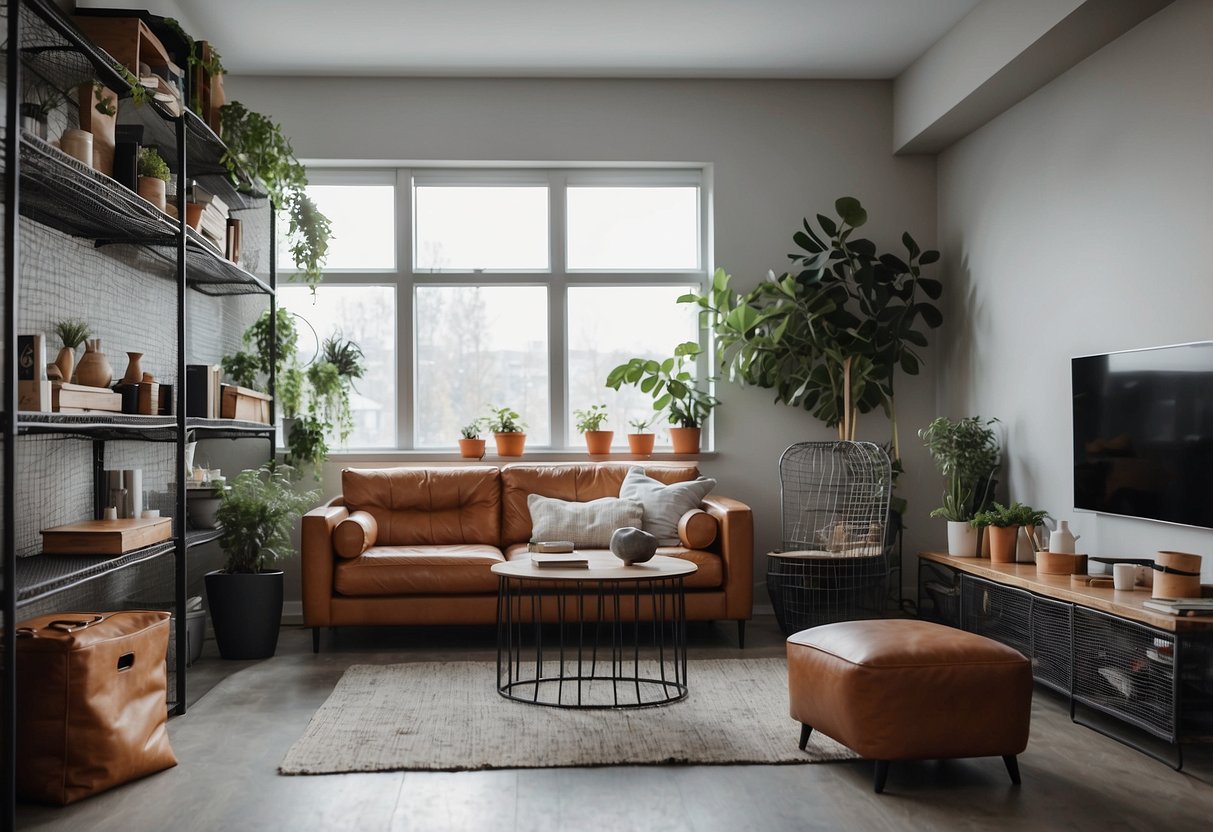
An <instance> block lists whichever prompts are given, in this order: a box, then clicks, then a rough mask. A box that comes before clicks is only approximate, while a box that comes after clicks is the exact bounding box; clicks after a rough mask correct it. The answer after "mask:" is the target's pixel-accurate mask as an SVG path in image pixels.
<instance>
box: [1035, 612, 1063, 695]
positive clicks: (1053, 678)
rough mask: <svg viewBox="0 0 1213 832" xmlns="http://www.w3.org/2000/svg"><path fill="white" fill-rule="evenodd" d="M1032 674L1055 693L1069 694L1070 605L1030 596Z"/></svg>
mask: <svg viewBox="0 0 1213 832" xmlns="http://www.w3.org/2000/svg"><path fill="white" fill-rule="evenodd" d="M1031 617H1032V651H1031V653H1030V654H1029V657H1030V658H1031V659H1032V676H1033V677H1034V678H1035V679H1036V681H1037V682H1040V683H1041V684H1042V685H1047V686H1048V687H1051V688H1052V689H1053V690H1055V691H1057V692H1058V693H1064V694H1066V695H1067V696H1068V695H1069V693H1070V684H1071V673H1070V670H1071V667H1070V665H1071V662H1070V656H1071V654H1072V653H1073V648H1074V642H1073V634H1072V632H1071V626H1072V624H1073V617H1074V605H1073V604H1068V603H1066V602H1064V601H1053V600H1050V599H1048V598H1041V597H1039V596H1035V595H1033V596H1032V616H1031Z"/></svg>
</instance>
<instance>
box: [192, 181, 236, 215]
mask: <svg viewBox="0 0 1213 832" xmlns="http://www.w3.org/2000/svg"><path fill="white" fill-rule="evenodd" d="M189 195H190V202H196V203H198V204H199V205H205V206H206V207H208V208H214V209H215V210H216V211H218V212H219V213H220V214H221V215H222V216H223V217H224V218H226V217H227V215H228V214H229V213H231V209H230V208H228V206H227V203H226V202H224V201H223V200H222V199H220V198H219V197H217V196H215V195H214V194H213V193H211V192H210V191H208V190H207V189H206V188H204V187H202V186H201V185H199V184H198V183H197V182H192V183H191V184H190V190H189Z"/></svg>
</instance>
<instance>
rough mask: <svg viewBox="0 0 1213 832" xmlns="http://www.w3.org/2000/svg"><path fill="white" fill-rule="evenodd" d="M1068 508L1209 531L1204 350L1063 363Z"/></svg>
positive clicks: (1211, 440) (1212, 397) (1211, 404)
mask: <svg viewBox="0 0 1213 832" xmlns="http://www.w3.org/2000/svg"><path fill="white" fill-rule="evenodd" d="M1071 382H1072V388H1073V394H1074V508H1075V509H1078V510H1086V511H1096V512H1102V513H1105V514H1116V515H1121V516H1124V517H1140V518H1143V519H1146V520H1159V521H1162V522H1166V523H1179V524H1182V525H1185V526H1200V527H1203V528H1213V341H1204V342H1200V343H1196V344H1181V345H1178V346H1173V347H1157V348H1153V349H1142V350H1131V351H1127V352H1114V353H1108V354H1105V355H1085V356H1082V357H1079V358H1074V359H1072V360H1071Z"/></svg>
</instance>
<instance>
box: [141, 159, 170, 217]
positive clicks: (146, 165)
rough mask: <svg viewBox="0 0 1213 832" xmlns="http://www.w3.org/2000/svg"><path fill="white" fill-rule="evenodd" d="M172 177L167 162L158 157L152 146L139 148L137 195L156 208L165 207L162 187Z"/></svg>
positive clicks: (161, 209) (161, 208)
mask: <svg viewBox="0 0 1213 832" xmlns="http://www.w3.org/2000/svg"><path fill="white" fill-rule="evenodd" d="M171 178H172V174H171V173H169V169H168V163H166V162H165V161H164V160H163V159H161V158H160V154H159V153H158V152H157V151H156V148H154V147H142V148H140V149H139V182H138V191H139V196H141V197H143V198H144V199H146V200H147V201H148V202H150V203H151V204H152V205H155V206H156V208H157V209H159V210H160V211H163V210H164V209H165V197H164V187H165V185H166V184H167V183H168V181H169V179H171Z"/></svg>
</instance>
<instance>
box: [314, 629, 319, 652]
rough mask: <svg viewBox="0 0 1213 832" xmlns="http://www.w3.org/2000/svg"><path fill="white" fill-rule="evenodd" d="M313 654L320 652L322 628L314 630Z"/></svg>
mask: <svg viewBox="0 0 1213 832" xmlns="http://www.w3.org/2000/svg"><path fill="white" fill-rule="evenodd" d="M312 652H313V653H319V652H320V628H319V627H313V628H312Z"/></svg>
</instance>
